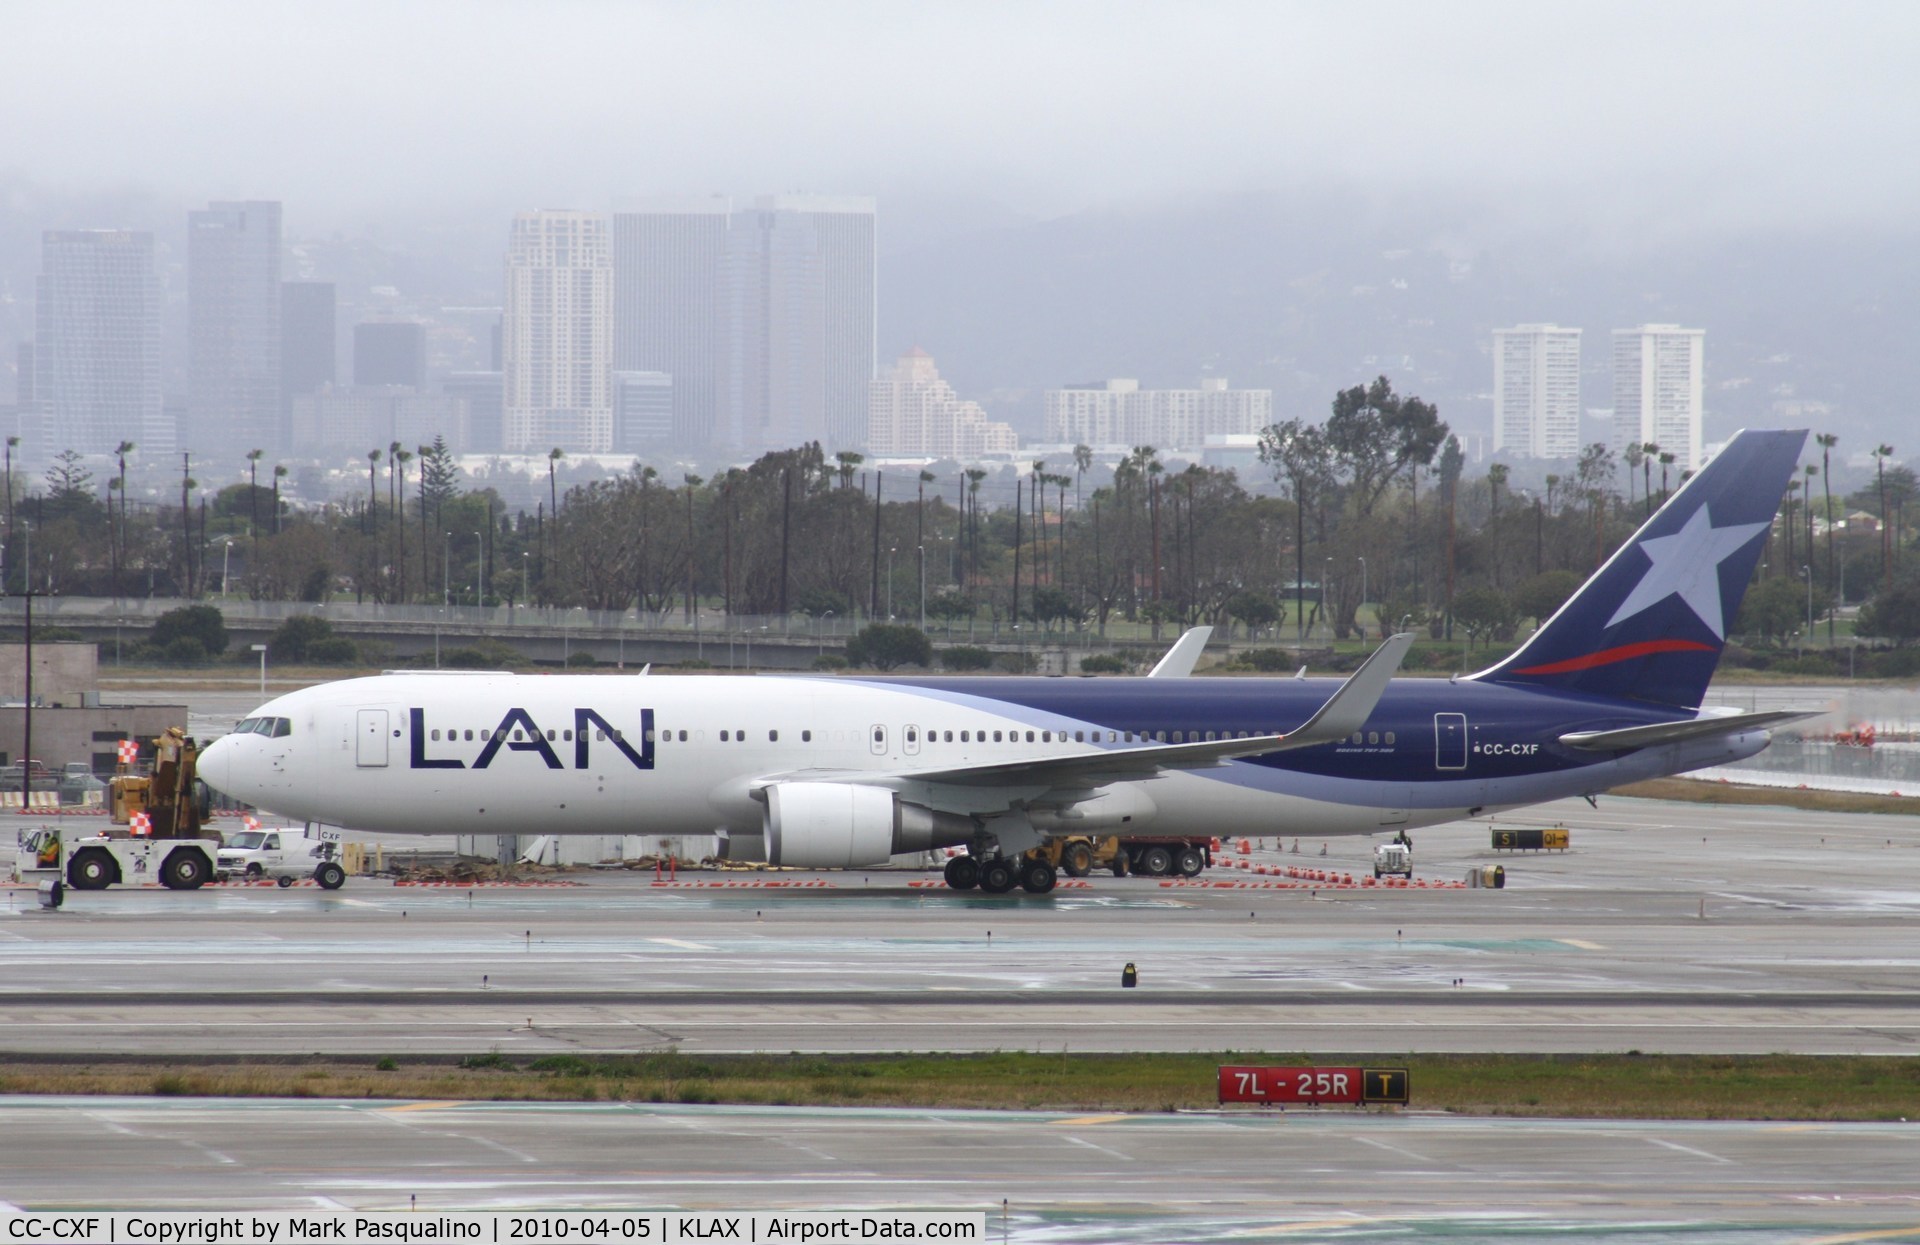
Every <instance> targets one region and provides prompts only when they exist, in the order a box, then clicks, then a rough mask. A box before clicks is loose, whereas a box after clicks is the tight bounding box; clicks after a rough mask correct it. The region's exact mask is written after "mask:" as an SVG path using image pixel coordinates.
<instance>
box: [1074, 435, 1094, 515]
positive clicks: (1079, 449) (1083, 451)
mask: <svg viewBox="0 0 1920 1245" xmlns="http://www.w3.org/2000/svg"><path fill="white" fill-rule="evenodd" d="M1092 470H1093V447H1092V446H1091V445H1076V446H1074V447H1073V508H1074V509H1075V510H1078V509H1079V508H1080V477H1082V476H1084V475H1086V474H1087V472H1089V471H1092Z"/></svg>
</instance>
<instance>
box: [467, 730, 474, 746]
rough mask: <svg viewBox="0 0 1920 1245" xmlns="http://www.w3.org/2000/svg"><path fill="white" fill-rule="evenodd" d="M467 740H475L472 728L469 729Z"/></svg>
mask: <svg viewBox="0 0 1920 1245" xmlns="http://www.w3.org/2000/svg"><path fill="white" fill-rule="evenodd" d="M467 741H468V742H469V743H471V742H472V741H473V731H471V730H469V731H467Z"/></svg>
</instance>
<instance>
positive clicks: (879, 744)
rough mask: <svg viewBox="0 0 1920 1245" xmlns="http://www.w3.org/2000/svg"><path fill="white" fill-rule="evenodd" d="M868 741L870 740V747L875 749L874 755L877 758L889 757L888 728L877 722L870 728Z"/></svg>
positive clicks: (868, 729)
mask: <svg viewBox="0 0 1920 1245" xmlns="http://www.w3.org/2000/svg"><path fill="white" fill-rule="evenodd" d="M867 740H868V743H869V746H870V747H871V748H872V749H873V755H875V756H877V757H883V756H885V755H887V728H886V727H884V726H881V725H880V724H879V723H877V722H876V723H875V724H874V725H872V726H871V727H868V728H867Z"/></svg>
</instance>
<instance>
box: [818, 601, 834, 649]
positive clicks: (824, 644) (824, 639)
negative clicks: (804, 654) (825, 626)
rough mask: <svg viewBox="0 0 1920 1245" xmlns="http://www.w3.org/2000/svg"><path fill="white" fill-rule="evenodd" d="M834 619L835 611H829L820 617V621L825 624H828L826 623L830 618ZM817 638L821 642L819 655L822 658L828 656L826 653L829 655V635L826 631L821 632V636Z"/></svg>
mask: <svg viewBox="0 0 1920 1245" xmlns="http://www.w3.org/2000/svg"><path fill="white" fill-rule="evenodd" d="M832 617H833V611H832V610H828V611H827V612H826V613H824V614H822V615H820V621H821V622H823V623H824V622H826V621H827V620H828V619H829V618H832ZM817 638H818V639H819V641H820V654H819V655H820V656H822V657H824V656H826V653H827V633H826V632H825V631H821V632H820V633H819V635H818V637H817Z"/></svg>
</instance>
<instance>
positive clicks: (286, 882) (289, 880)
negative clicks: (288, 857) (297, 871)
mask: <svg viewBox="0 0 1920 1245" xmlns="http://www.w3.org/2000/svg"><path fill="white" fill-rule="evenodd" d="M274 881H275V882H277V883H279V886H280V889H281V890H285V889H287V887H289V886H292V885H293V875H292V874H291V873H283V874H281V875H280V876H279V877H277V878H275V879H274Z"/></svg>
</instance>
